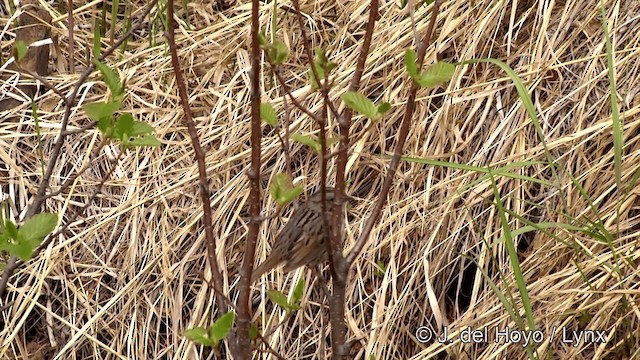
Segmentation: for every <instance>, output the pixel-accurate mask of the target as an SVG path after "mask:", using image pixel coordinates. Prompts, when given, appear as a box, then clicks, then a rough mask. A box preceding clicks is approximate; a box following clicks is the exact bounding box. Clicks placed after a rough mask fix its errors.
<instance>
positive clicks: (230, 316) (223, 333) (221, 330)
mask: <svg viewBox="0 0 640 360" xmlns="http://www.w3.org/2000/svg"><path fill="white" fill-rule="evenodd" d="M235 319H236V317H235V314H234V313H233V312H232V311H229V312H228V313H226V314H224V315H222V316H221V317H220V318H219V319H218V320H216V322H215V323H213V325H211V329H209V337H210V338H211V339H212V340H213V342H214V345H216V346H217V345H218V344H219V343H220V341H222V339H224V338H225V337H227V335H228V334H229V331H230V330H231V327H232V326H233V322H234V321H235Z"/></svg>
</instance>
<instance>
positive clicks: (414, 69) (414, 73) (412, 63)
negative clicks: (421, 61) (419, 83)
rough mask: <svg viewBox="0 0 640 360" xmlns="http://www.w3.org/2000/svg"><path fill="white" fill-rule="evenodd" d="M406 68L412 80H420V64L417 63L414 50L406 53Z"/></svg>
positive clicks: (408, 50)
mask: <svg viewBox="0 0 640 360" xmlns="http://www.w3.org/2000/svg"><path fill="white" fill-rule="evenodd" d="M404 66H405V67H406V68H407V72H408V73H409V76H411V78H412V79H414V80H417V79H418V64H417V63H416V52H415V51H413V49H407V50H405V52H404Z"/></svg>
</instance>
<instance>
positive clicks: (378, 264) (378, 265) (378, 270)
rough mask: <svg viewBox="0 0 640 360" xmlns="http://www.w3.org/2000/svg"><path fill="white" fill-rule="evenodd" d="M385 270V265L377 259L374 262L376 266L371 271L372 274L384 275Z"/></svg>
mask: <svg viewBox="0 0 640 360" xmlns="http://www.w3.org/2000/svg"><path fill="white" fill-rule="evenodd" d="M386 272H387V267H386V266H385V265H384V262H382V260H378V261H377V262H376V268H375V270H374V271H373V274H374V275H375V276H377V277H384V274H385V273H386Z"/></svg>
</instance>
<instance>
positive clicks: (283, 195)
mask: <svg viewBox="0 0 640 360" xmlns="http://www.w3.org/2000/svg"><path fill="white" fill-rule="evenodd" d="M269 193H270V194H271V197H273V199H274V200H275V201H276V202H277V203H278V205H280V206H284V205H286V204H288V203H290V202H291V201H293V199H295V198H296V197H298V196H299V195H300V194H302V186H293V181H292V179H291V176H290V175H289V174H285V173H279V174H276V176H275V177H274V178H273V181H272V182H271V185H270V186H269Z"/></svg>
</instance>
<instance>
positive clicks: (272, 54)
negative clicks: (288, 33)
mask: <svg viewBox="0 0 640 360" xmlns="http://www.w3.org/2000/svg"><path fill="white" fill-rule="evenodd" d="M288 57H289V48H288V47H287V44H285V43H284V41H282V40H279V39H276V40H275V41H274V42H273V44H271V45H270V46H269V59H271V61H272V62H273V63H274V64H276V65H280V64H282V63H284V62H285V61H286V60H287V58H288Z"/></svg>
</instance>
